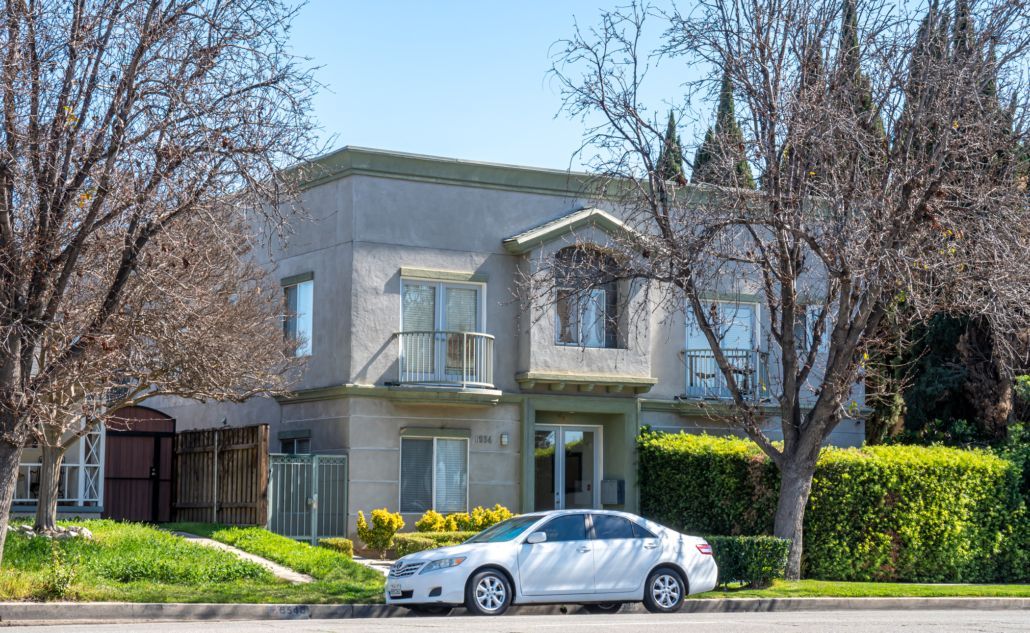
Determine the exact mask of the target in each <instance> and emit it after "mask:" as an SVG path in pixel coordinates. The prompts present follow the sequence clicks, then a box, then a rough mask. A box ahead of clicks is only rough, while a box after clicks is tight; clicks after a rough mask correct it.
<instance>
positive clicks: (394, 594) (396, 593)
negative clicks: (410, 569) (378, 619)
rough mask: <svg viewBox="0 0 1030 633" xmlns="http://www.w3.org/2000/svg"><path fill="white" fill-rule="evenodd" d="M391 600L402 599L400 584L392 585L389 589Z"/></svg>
mask: <svg viewBox="0 0 1030 633" xmlns="http://www.w3.org/2000/svg"><path fill="white" fill-rule="evenodd" d="M389 591H390V597H391V598H400V597H401V584H400V583H399V582H395V583H391V584H390V587H389Z"/></svg>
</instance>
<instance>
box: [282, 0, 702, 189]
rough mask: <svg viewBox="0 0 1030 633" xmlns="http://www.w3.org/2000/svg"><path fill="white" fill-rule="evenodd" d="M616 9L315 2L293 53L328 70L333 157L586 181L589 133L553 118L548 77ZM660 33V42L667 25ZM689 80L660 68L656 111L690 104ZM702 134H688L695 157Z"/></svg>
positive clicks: (327, 133)
mask: <svg viewBox="0 0 1030 633" xmlns="http://www.w3.org/2000/svg"><path fill="white" fill-rule="evenodd" d="M606 5H608V3H603V2H599V1H598V0H593V1H589V0H569V1H564V0H551V1H547V0H520V1H517V2H511V1H508V2H499V1H496V0H422V1H415V0H380V1H378V2H377V1H374V0H360V1H355V0H311V2H309V4H307V5H306V6H305V7H303V8H302V9H301V12H300V14H299V16H298V18H297V20H296V22H295V24H294V29H293V32H292V34H291V44H292V46H293V49H294V52H296V53H297V54H299V55H304V56H306V57H310V58H311V60H312V63H313V64H314V65H316V66H321V67H322V68H321V70H319V71H318V73H317V77H318V79H319V80H320V81H321V82H322V83H324V84H326V88H324V89H323V90H322V91H321V93H320V94H319V96H318V97H317V99H316V100H315V115H316V117H317V118H318V120H319V122H320V124H321V126H322V127H323V139H324V140H329V139H330V138H332V146H333V147H341V146H343V145H362V146H366V147H376V148H382V149H389V150H399V151H408V152H416V153H422V154H435V155H441V156H448V157H453V158H462V159H469V160H485V161H493V162H501V163H513V164H520V165H531V166H538V167H552V168H557V169H565V168H568V167H570V166H572V167H573V168H577V169H578V168H580V167H581V164H580V163H579V161H578V160H573V159H572V154H573V152H574V151H575V150H576V149H577V148H578V147H579V145H580V142H581V137H582V132H583V124H582V123H581V122H580V121H575V120H570V119H569V118H568V117H567V116H566V115H565V114H560V115H558V118H555V115H556V114H558V111H559V108H560V106H561V99H560V95H559V91H558V87H557V85H556V83H555V82H554V80H553V79H551V78H549V77H548V73H547V71H548V70H549V69H550V67H551V53H552V44H554V42H556V41H557V40H559V39H562V38H565V37H568V36H570V35H571V34H572V32H573V24H574V20H575V21H578V22H579V24H580V25H581V26H582V27H584V28H585V27H587V26H590V25H593V24H596V23H597V21H598V15H599V11H600V9H601V8H602V7H603V6H606ZM651 24H652V27H654V29H653V33H654V35H655V36H656V37H657V35H658V33H659V31H660V28H661V25H660V24H659V23H658V22H657V21H656V20H655V21H652V23H651ZM690 72H691V71H690V69H687V68H685V67H684V65H683V63H682V62H681V61H678V60H672V61H668V62H663V63H661V64H660V65H659V67H658V69H657V71H656V72H655V74H653V75H652V77H651V78H650V80H649V90H648V92H647V95H648V99H649V102H650V103H651V105H652V107H654V108H655V109H657V110H660V111H661V112H663V113H664V112H665V110H666V109H667V106H666V105H664V104H665V103H667V102H669V101H676V102H678V101H680V100H681V98H682V93H683V89H682V87H681V86H680V84H682V82H683V81H685V80H686V79H687V78H688V74H689V73H690ZM693 134H695V130H694V129H693V128H692V127H684V129H682V130H681V135H682V137H683V141H684V144H685V145H688V146H690V145H692V144H693V143H694V139H693V138H692V137H693ZM689 155H692V151H691V152H690V154H689ZM689 155H688V156H689ZM688 160H689V158H688ZM570 161H571V162H570Z"/></svg>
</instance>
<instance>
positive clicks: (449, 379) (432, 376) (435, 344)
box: [397, 331, 494, 389]
mask: <svg viewBox="0 0 1030 633" xmlns="http://www.w3.org/2000/svg"><path fill="white" fill-rule="evenodd" d="M397 338H399V339H400V342H401V354H400V378H399V382H400V383H401V384H402V385H403V384H423V385H456V386H461V387H480V388H486V389H492V388H493V386H494V337H493V336H491V335H489V334H482V333H480V332H445V331H425V332H398V333H397Z"/></svg>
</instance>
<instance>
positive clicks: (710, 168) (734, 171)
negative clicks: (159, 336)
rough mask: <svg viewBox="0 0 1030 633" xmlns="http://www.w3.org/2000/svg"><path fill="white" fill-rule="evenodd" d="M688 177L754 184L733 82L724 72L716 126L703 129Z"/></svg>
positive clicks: (743, 185)
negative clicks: (737, 112) (738, 116)
mask: <svg viewBox="0 0 1030 633" xmlns="http://www.w3.org/2000/svg"><path fill="white" fill-rule="evenodd" d="M691 180H692V181H693V182H695V183H702V182H703V183H708V184H713V185H721V186H724V187H739V188H745V189H754V188H755V179H754V177H753V176H752V175H751V165H749V164H748V162H747V157H746V155H745V153H744V133H743V131H742V130H741V129H740V124H739V123H738V122H737V115H736V108H735V106H734V103H733V82H732V81H731V80H730V75H729V73H728V72H726V73H723V77H722V86H721V88H720V90H719V108H718V111H717V113H716V117H715V127H714V128H708V130H707V131H706V132H705V139H704V142H702V143H701V147H699V148H698V149H697V153H696V154H695V155H694V165H693V168H692V171H691Z"/></svg>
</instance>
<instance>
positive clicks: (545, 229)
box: [502, 208, 634, 255]
mask: <svg viewBox="0 0 1030 633" xmlns="http://www.w3.org/2000/svg"><path fill="white" fill-rule="evenodd" d="M585 226H596V227H597V228H599V229H601V230H603V231H605V232H607V233H622V234H626V235H633V234H634V231H633V229H631V228H629V227H628V226H626V225H625V223H623V222H622V220H619V219H618V218H616V217H615V216H613V215H612V214H610V213H608V212H606V211H602V210H601V209H594V208H586V209H580V210H578V211H575V212H573V213H570V214H568V215H566V216H564V217H561V218H558V219H557V220H551V221H550V222H547V223H545V224H541V225H540V226H537V227H536V228H533V229H530V230H528V231H525V232H523V233H519V234H518V235H514V236H512V237H509V238H508V239H506V240H504V241H503V242H502V243H503V244H504V248H505V249H507V251H508V252H509V253H512V254H513V255H524V254H525V253H528V252H529V251H531V250H533V249H534V248H536V247H537V246H540V245H541V244H546V243H547V242H551V241H553V240H555V239H557V238H559V237H561V236H563V235H566V234H568V233H571V232H573V231H575V230H576V229H580V228H583V227H585Z"/></svg>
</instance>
